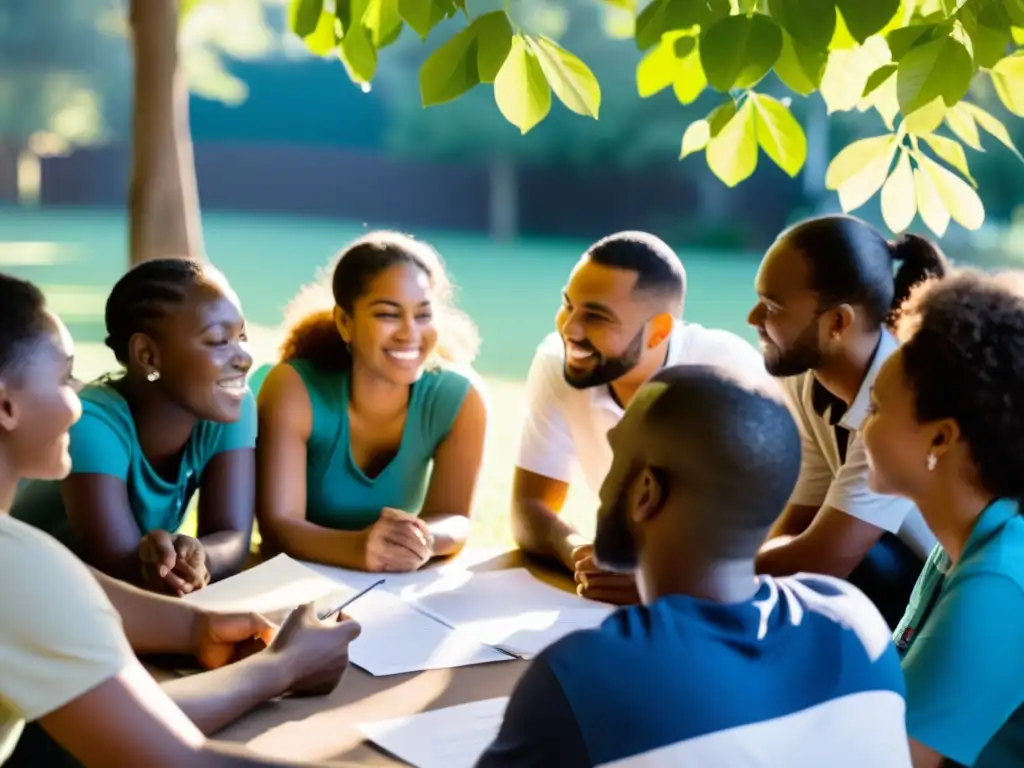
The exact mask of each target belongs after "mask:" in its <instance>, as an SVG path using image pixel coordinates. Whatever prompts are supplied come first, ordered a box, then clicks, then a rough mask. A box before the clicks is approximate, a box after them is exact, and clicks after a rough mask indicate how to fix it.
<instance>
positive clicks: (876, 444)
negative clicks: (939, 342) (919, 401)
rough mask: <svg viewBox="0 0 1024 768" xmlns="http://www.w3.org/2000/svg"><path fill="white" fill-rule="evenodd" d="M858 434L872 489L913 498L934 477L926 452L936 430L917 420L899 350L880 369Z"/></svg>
mask: <svg viewBox="0 0 1024 768" xmlns="http://www.w3.org/2000/svg"><path fill="white" fill-rule="evenodd" d="M861 436H862V437H863V440H864V446H865V448H866V449H867V453H868V464H869V466H870V468H871V471H870V474H869V476H868V482H869V484H870V486H871V490H873V491H874V492H876V493H886V494H891V495H896V496H909V497H912V496H913V495H914V494H915V492H917V491H919V490H920V489H921V488H922V487H927V484H928V483H929V481H930V480H931V478H932V477H934V476H933V475H932V471H931V470H929V469H928V454H929V453H930V451H931V448H932V445H933V441H934V437H935V430H934V429H929V428H928V425H924V424H920V423H918V421H917V418H916V414H915V400H914V392H913V390H911V388H910V385H909V384H908V382H907V379H906V376H905V375H904V370H903V354H902V350H897V351H896V352H895V353H893V354H892V355H891V356H890V357H889V359H888V360H886V361H885V362H884V363H883V364H882V367H881V369H879V372H878V376H877V378H876V379H875V385H874V387H873V388H872V390H871V408H870V411H869V413H868V417H867V419H865V421H864V424H863V426H862V427H861Z"/></svg>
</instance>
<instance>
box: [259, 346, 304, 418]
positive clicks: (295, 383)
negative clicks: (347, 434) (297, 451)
mask: <svg viewBox="0 0 1024 768" xmlns="http://www.w3.org/2000/svg"><path fill="white" fill-rule="evenodd" d="M258 407H259V417H260V425H261V427H263V426H265V425H267V424H271V425H274V426H277V427H284V428H287V429H288V431H300V432H304V433H305V434H306V435H307V436H308V434H309V432H310V429H311V426H312V421H313V406H312V403H311V401H310V398H309V390H308V389H307V388H306V382H305V381H303V379H302V376H300V375H299V372H298V371H296V370H295V368H293V367H292V366H291V365H289V364H288V363H278V364H277V365H275V366H274V367H273V368H272V369H271V370H270V373H268V374H267V378H266V379H265V380H264V382H263V386H262V387H260V394H259V401H258Z"/></svg>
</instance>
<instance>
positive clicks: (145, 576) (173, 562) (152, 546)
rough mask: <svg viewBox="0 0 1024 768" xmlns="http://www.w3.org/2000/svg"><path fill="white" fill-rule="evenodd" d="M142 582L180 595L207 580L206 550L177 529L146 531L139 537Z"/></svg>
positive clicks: (205, 582) (202, 584)
mask: <svg viewBox="0 0 1024 768" xmlns="http://www.w3.org/2000/svg"><path fill="white" fill-rule="evenodd" d="M139 560H140V561H141V562H142V580H143V583H144V584H145V586H146V587H147V588H149V589H152V590H154V591H157V592H169V593H171V594H174V595H177V596H178V597H181V596H182V595H187V594H188V593H190V592H194V591H196V590H197V589H202V588H203V587H205V586H206V585H207V584H208V583H209V582H210V571H209V570H208V569H207V567H206V552H205V551H204V550H203V545H202V544H200V543H199V540H198V539H194V538H192V537H191V536H185V535H184V534H181V533H168V532H167V531H161V530H156V531H150V532H149V533H147V534H146V535H145V536H143V537H142V539H141V540H140V541H139Z"/></svg>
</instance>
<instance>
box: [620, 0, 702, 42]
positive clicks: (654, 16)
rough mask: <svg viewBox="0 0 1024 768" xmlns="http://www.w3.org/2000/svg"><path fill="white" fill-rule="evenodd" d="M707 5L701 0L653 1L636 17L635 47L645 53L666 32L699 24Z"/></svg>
mask: <svg viewBox="0 0 1024 768" xmlns="http://www.w3.org/2000/svg"><path fill="white" fill-rule="evenodd" d="M712 4H714V3H712ZM708 5H709V3H707V2H702V1H701V0H654V2H652V3H651V4H650V5H648V6H647V7H646V8H644V9H643V11H641V12H640V15H639V16H637V17H636V47H637V48H639V49H640V50H641V51H646V50H647V49H648V48H650V47H651V46H652V45H654V44H656V43H657V42H659V41H660V40H661V36H662V35H664V34H665V33H666V32H671V31H673V30H679V29H687V28H689V27H692V26H694V25H695V24H699V23H701V21H703V20H704V16H705V14H706V6H708Z"/></svg>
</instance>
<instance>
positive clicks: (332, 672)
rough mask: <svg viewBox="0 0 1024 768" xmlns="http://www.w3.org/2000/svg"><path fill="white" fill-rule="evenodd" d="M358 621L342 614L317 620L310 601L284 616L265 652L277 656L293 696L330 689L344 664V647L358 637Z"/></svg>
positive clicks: (323, 691) (345, 663)
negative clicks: (283, 668) (283, 667)
mask: <svg viewBox="0 0 1024 768" xmlns="http://www.w3.org/2000/svg"><path fill="white" fill-rule="evenodd" d="M361 631H362V628H361V627H360V626H359V622H357V621H355V620H354V619H350V618H349V617H347V616H344V615H343V614H340V613H339V614H338V617H337V620H336V621H320V619H318V618H317V616H316V608H314V606H313V603H306V604H305V605H302V606H299V607H298V608H296V609H295V610H294V611H292V612H291V614H290V615H289V616H288V618H287V619H285V622H284V624H283V625H282V626H281V629H279V630H278V632H277V636H276V637H275V638H274V640H273V642H271V644H270V647H269V648H268V649H267V653H270V654H273V655H274V656H276V658H278V659H280V661H281V663H283V664H284V665H285V666H286V668H287V670H288V676H289V679H290V680H291V684H290V685H289V688H288V693H290V694H292V695H293V696H319V695H324V694H328V693H330V692H331V691H333V690H334V689H335V688H336V687H337V686H338V682H339V681H340V680H341V676H342V675H343V674H344V673H345V669H346V668H347V667H348V646H349V643H351V642H352V641H353V640H355V639H356V638H357V637H359V633H360V632H361Z"/></svg>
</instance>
